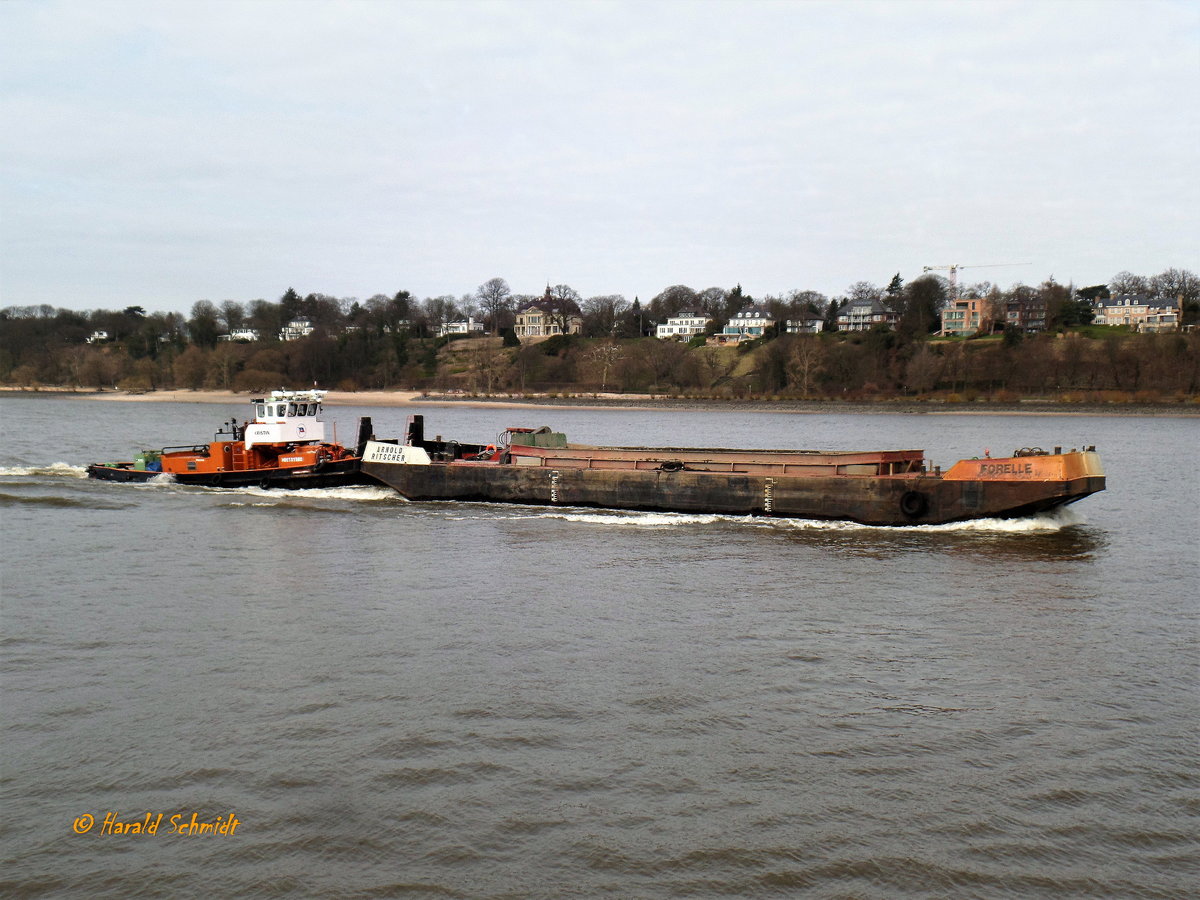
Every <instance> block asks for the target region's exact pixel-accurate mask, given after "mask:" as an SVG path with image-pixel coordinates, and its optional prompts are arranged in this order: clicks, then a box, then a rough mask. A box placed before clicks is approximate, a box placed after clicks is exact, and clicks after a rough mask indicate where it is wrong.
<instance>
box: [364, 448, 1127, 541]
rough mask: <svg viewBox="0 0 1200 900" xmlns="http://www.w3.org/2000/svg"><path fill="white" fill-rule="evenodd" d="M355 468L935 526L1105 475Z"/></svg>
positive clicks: (469, 489)
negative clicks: (1001, 478)
mask: <svg viewBox="0 0 1200 900" xmlns="http://www.w3.org/2000/svg"><path fill="white" fill-rule="evenodd" d="M363 472H364V473H366V474H368V475H370V476H372V477H373V478H376V479H378V480H379V481H381V482H383V483H384V484H386V485H388V486H389V487H391V488H394V489H395V490H396V491H397V492H398V493H399V494H400V495H401V496H403V497H405V498H407V499H409V500H459V501H468V502H470V501H475V502H487V503H520V504H528V505H542V506H584V507H600V508H604V509H625V510H643V511H660V512H684V513H719V514H727V515H738V516H746V515H750V516H779V517H785V518H800V519H831V520H846V521H852V522H860V523H862V524H864V525H935V524H942V523H947V522H957V521H962V520H966V519H978V518H1015V517H1021V516H1028V515H1033V514H1035V513H1040V512H1046V511H1048V510H1052V509H1055V508H1056V507H1059V506H1063V505H1066V504H1068V503H1074V502H1075V501H1077V500H1080V499H1082V498H1084V497H1086V496H1088V495H1089V494H1092V493H1095V492H1096V491H1098V490H1103V489H1104V479H1103V477H1097V476H1086V477H1082V478H1078V479H1071V480H1068V481H1065V482H1061V483H1037V484H1019V483H986V484H985V483H982V482H946V481H943V480H941V479H938V478H936V477H933V476H930V477H926V478H921V477H897V476H891V477H885V478H871V477H866V476H853V475H851V476H832V477H819V476H818V477H794V478H788V477H772V476H766V475H732V476H731V475H719V474H714V473H702V472H689V471H674V472H670V471H655V472H646V471H611V470H610V471H605V470H596V469H551V470H539V469H526V468H520V467H517V466H503V467H488V466H487V465H486V464H476V465H471V464H458V465H455V464H452V463H432V464H430V465H427V466H413V465H394V464H388V463H370V462H368V463H364V464H363Z"/></svg>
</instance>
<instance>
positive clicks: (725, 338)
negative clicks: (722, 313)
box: [717, 303, 775, 344]
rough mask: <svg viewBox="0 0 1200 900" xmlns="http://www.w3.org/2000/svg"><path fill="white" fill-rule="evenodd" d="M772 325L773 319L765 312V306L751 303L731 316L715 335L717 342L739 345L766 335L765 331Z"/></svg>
mask: <svg viewBox="0 0 1200 900" xmlns="http://www.w3.org/2000/svg"><path fill="white" fill-rule="evenodd" d="M774 324H775V319H774V318H772V317H771V314H770V313H768V312H767V308H766V307H765V306H760V305H759V304H757V303H752V304H751V305H750V306H743V307H742V308H741V309H739V310H738V311H737V312H736V313H734V314H733V316H732V317H731V318H730V319H729V323H728V324H727V325H726V326H725V327H724V328H723V329H722V330H721V333H720V334H718V335H717V342H718V343H721V344H739V343H741V342H742V341H752V340H754V339H755V338H760V337H762V336H763V335H764V334H766V332H767V329H768V328H770V327H771V326H772V325H774Z"/></svg>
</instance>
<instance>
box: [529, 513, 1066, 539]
mask: <svg viewBox="0 0 1200 900" xmlns="http://www.w3.org/2000/svg"><path fill="white" fill-rule="evenodd" d="M515 518H522V519H560V520H562V521H566V522H579V523H581V524H584V525H601V526H617V527H627V528H672V527H679V526H694V525H711V524H713V523H717V522H724V523H729V524H732V525H737V526H740V527H746V528H776V529H789V530H795V531H864V530H876V531H895V532H901V533H908V534H913V533H926V534H930V533H932V534H940V533H964V532H976V533H980V534H1019V533H1035V532H1054V531H1061V530H1062V529H1063V528H1067V527H1069V526H1072V525H1079V524H1082V523H1083V522H1084V521H1085V520H1084V519H1083V517H1082V516H1080V515H1079V514H1078V513H1077V512H1075V511H1074V510H1073V509H1070V508H1066V507H1064V508H1061V509H1058V510H1055V511H1054V512H1049V513H1043V514H1041V515H1036V516H1028V517H1026V518H1023V519H972V520H969V521H966V522H950V523H947V524H944V525H863V524H860V523H858V522H847V521H842V520H829V519H791V518H782V517H780V518H775V517H760V516H734V515H719V514H693V513H658V512H617V511H612V510H605V511H603V512H601V511H596V512H590V511H587V510H581V509H577V510H573V511H571V512H566V511H559V510H554V511H550V510H547V511H544V512H538V513H533V514H531V515H530V514H526V515H520V516H516V517H515Z"/></svg>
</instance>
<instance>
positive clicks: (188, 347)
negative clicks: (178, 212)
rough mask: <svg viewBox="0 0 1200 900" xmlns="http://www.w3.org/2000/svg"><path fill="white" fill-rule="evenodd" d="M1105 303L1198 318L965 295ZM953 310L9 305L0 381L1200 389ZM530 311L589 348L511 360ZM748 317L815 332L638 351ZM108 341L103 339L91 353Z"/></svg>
mask: <svg viewBox="0 0 1200 900" xmlns="http://www.w3.org/2000/svg"><path fill="white" fill-rule="evenodd" d="M1115 293H1139V294H1145V295H1146V296H1149V297H1168V296H1169V297H1175V298H1179V297H1182V298H1183V301H1184V302H1183V306H1184V313H1185V321H1187V320H1188V319H1191V320H1192V321H1194V320H1195V319H1196V318H1197V317H1198V315H1200V280H1198V279H1197V278H1196V276H1194V275H1192V274H1191V273H1190V272H1187V271H1185V270H1177V269H1172V270H1168V271H1167V272H1164V273H1161V274H1160V275H1157V276H1153V277H1146V278H1143V277H1141V276H1134V275H1131V274H1130V273H1128V272H1122V273H1119V274H1118V275H1117V276H1115V277H1114V278H1113V279H1112V280H1111V281H1110V282H1109V283H1108V284H1106V285H1094V286H1090V287H1085V288H1074V287H1072V286H1069V285H1062V284H1059V283H1057V282H1055V281H1054V279H1053V278H1050V279H1047V280H1046V281H1044V282H1043V283H1042V284H1041V285H1038V286H1036V287H1032V286H1026V285H1020V284H1018V285H1015V286H1013V287H1012V288H1009V289H1008V290H1000V289H999V288H998V287H996V286H995V285H992V284H990V283H988V282H980V283H977V284H967V285H963V286H961V287H960V289H959V296H960V297H967V298H975V299H984V300H987V301H989V302H988V304H987V306H988V307H989V308H994V309H995V310H996V315H995V318H996V321H997V323H998V324H999V323H1002V322H1003V315H1002V313H1003V310H1004V308H1005V307H1006V305H1007V304H1008V303H1010V302H1014V301H1015V302H1028V303H1037V304H1040V305H1041V306H1042V307H1044V308H1045V310H1046V321H1047V329H1048V331H1050V332H1054V333H1058V332H1061V331H1062V330H1063V329H1066V328H1071V327H1075V326H1079V325H1086V324H1087V322H1088V321H1089V319H1090V312H1091V309H1092V300H1093V299H1095V298H1097V297H1104V296H1108V295H1110V294H1115ZM949 299H950V298H949V284H948V282H947V281H946V279H944V278H942V277H940V276H936V275H926V276H923V277H921V278H917V279H914V280H913V281H911V282H908V283H905V282H904V281H903V280H902V279H901V278H900V276H899V275H898V274H897V275H896V276H895V277H894V278H892V279H891V281H890V282H889V283H888V285H886V286H883V287H880V286H877V285H874V284H872V283H870V282H865V281H860V282H856V283H855V284H853V285H851V286H849V288H848V289H847V290H846V292H845V293H844V294H842V295H839V296H837V297H833V298H827V297H825V296H824V295H822V294H820V293H818V292H815V291H809V290H795V291H790V292H787V293H786V294H784V295H781V296H771V295H768V296H764V297H761V298H758V299H755V298H753V297H750V296H749V295H748V294H746V293H745V292H744V291H743V290H742V288H741V286H740V285H738V286H735V287H734V288H731V289H722V288H715V287H714V288H707V289H702V290H694V289H692V288H690V287H687V286H685V285H673V286H670V287H668V288H666V289H664V290H662V291H661V292H659V294H657V295H656V296H655V297H653V298H652V299H651V300H650V301H649V302H648V303H646V304H645V305H643V304H642V303H641V301H640V299H639V298H636V297H635V298H634V300H633V301H632V302H628V301H626V300H625V298H624V297H621V296H619V295H605V296H596V297H590V298H586V299H585V298H582V297H580V295H579V294H578V293H577V292H575V291H574V290H573V289H572V288H570V286H568V285H562V284H560V285H554V286H548V288H547V290H546V292H545V293H543V294H542V295H516V294H514V293H513V292H512V291H511V290H510V289H509V287H508V284H507V282H505V281H504V279H501V278H494V279H491V280H489V281H488V282H485V283H484V284H482V285H480V286H479V288H478V289H477V290H476V291H475V292H474V293H472V294H468V295H463V296H461V297H458V298H455V297H451V296H448V295H447V296H442V297H431V298H425V299H424V300H421V301H418V300H416V299H415V298H414V297H412V296H411V295H410V294H409V293H408V292H407V291H399V292H397V293H395V294H392V295H385V294H377V295H375V296H373V297H370V298H368V299H367V300H365V301H361V302H360V301H358V300H356V299H353V298H349V299H338V298H334V297H330V296H328V295H324V294H308V295H306V296H301V295H300V294H299V293H297V292H296V291H295V290H293V289H290V288H289V289H288V290H287V291H286V292H285V293H284V294H283V295H282V296H281V297H280V299H279V300H278V301H274V302H272V301H266V300H254V301H251V302H250V303H239V302H236V301H225V302H223V303H220V304H216V303H212V302H210V301H207V300H202V301H198V302H197V303H195V304H194V305H193V307H192V309H191V313H190V315H188V316H184V315H181V314H178V313H147V312H146V311H145V310H144V309H143V308H141V307H137V306H131V307H127V308H125V309H123V310H120V311H113V310H96V311H92V312H77V311H72V310H65V309H55V308H52V307H49V306H39V307H9V308H7V309H4V310H2V311H0V381H3V382H5V383H9V384H17V385H38V384H46V385H51V384H53V385H68V386H73V385H79V386H106V387H107V386H122V387H125V388H129V389H134V390H152V389H161V388H174V389H188V388H225V389H233V390H262V389H265V388H268V387H279V386H282V385H285V384H286V385H296V384H310V383H314V382H315V383H319V384H321V385H323V386H327V387H345V388H350V389H383V388H393V387H402V388H418V389H420V388H434V389H440V388H445V389H464V390H473V391H479V392H493V391H499V390H503V391H532V390H548V389H549V390H555V389H563V390H565V389H590V390H613V389H615V390H624V391H640V390H654V391H679V392H699V393H704V392H709V393H710V394H711V395H713V396H745V395H747V394H791V395H795V396H845V395H847V394H863V395H870V394H873V393H878V394H901V395H903V394H908V395H915V394H922V393H928V392H932V391H938V390H942V391H951V392H984V393H992V392H996V391H1001V392H1004V391H1014V392H1016V393H1019V394H1028V393H1038V392H1039V391H1043V390H1047V389H1052V390H1059V391H1070V390H1084V391H1097V390H1113V391H1133V392H1142V391H1147V390H1156V391H1166V392H1174V393H1184V394H1194V393H1196V391H1197V386H1196V384H1195V375H1194V366H1192V364H1191V360H1192V358H1193V356H1194V355H1195V339H1194V337H1193V336H1191V335H1133V334H1126V333H1123V332H1122V330H1120V329H1114V330H1110V333H1109V334H1107V335H1106V337H1107V338H1108V339H1107V340H1102V341H1090V340H1086V339H1082V340H1075V339H1072V340H1070V341H1066V342H1059V343H1055V340H1054V337H1053V335H1049V334H1043V335H1040V336H1023V335H1021V334H1019V333H1012V332H1010V333H1007V334H1005V335H1004V336H1003V339H1002V340H1000V341H999V342H991V343H987V342H979V343H978V344H977V345H974V346H963V345H961V344H958V345H956V344H954V343H948V344H947V343H943V342H940V341H939V342H934V343H930V341H929V336H930V335H931V334H932V333H933V332H934V331H936V330H937V328H938V323H939V315H940V312H941V309H942V308H943V307H944V306H945V304H946V303H947V302H949ZM857 300H877V301H879V302H881V303H882V304H884V305H886V306H887V307H888V308H890V309H892V310H894V311H895V312H896V313H897V315H898V325H897V327H896V329H895V330H884V329H879V330H876V331H872V332H869V333H865V334H864V333H857V332H856V333H851V334H840V333H839V332H838V331H837V315H838V313H839V312H840V311H841V310H842V309H844V308H845V307H846V306H847V305H848V304H850V303H852V302H854V301H857ZM535 302H537V303H542V304H548V305H549V307H550V310H551V311H552V312H553V313H554V314H556V315H559V316H561V317H563V321H564V323H565V320H566V317H568V316H574V315H578V316H579V317H580V320H581V321H582V324H583V335H582V336H581V337H579V338H574V337H572V338H562V339H558V338H552V339H551V340H549V341H546V342H544V343H541V344H534V345H527V346H520V345H519V342H518V341H516V339H515V337H514V336H513V334H512V330H511V325H512V321H513V316H514V315H515V313H516V311H518V310H520V309H522V308H524V307H525V306H526V305H528V304H531V303H535ZM748 304H757V305H760V306H762V307H764V308H765V309H766V311H767V313H768V314H769V315H770V316H771V317H773V318H776V319H778V320H779V321H780V323H783V322H786V321H787V320H789V319H793V320H795V319H801V318H803V319H811V318H813V317H816V318H819V319H821V320H822V322H823V323H824V324H823V333H822V334H821V335H819V336H816V337H814V336H809V335H789V334H786V333H785V331H786V329H785V328H784V327H783V326H782V324H781V325H780V326H777V327H776V328H775V329H774V331H773V332H772V333H770V334H768V335H767V336H766V338H765V339H764V340H762V341H759V342H757V343H756V344H755V345H753V346H751V345H742V346H740V347H739V348H737V349H736V350H735V349H732V348H718V347H705V346H700V344H701V343H702V341H693V342H692V345H685V344H679V343H675V342H671V341H657V340H654V339H653V338H649V337H648V335H650V334H653V329H654V327H655V326H656V325H657V324H659V323H661V322H664V321H666V319H668V318H670V317H671V316H674V315H676V314H678V313H680V312H682V311H685V310H694V311H696V312H699V313H702V314H704V315H707V316H710V317H711V318H712V319H713V322H712V324H711V326H710V329H709V330H710V331H711V332H715V331H719V330H720V328H722V327H723V326H724V324H725V322H726V321H728V319H729V318H730V317H731V316H733V315H734V314H735V313H736V312H737V311H738V310H739V309H742V308H743V307H745V306H746V305H748ZM467 317H478V318H479V319H480V320H482V321H483V322H484V323H485V324H486V326H487V327H488V329H489V331H491V332H492V333H493V334H495V335H501V336H503V338H504V340H503V341H495V340H492V341H484V342H480V343H479V344H478V345H477V346H476V345H474V343H473V342H465V343H463V344H461V345H455V346H453V347H446V344H447V343H448V340H447V339H446V338H438V337H436V335H437V332H438V327H439V326H440V325H442V324H444V323H446V322H449V321H456V320H459V319H464V318H467ZM297 318H305V319H307V320H309V322H310V323H311V325H312V329H313V330H312V333H311V335H309V336H308V337H306V338H304V339H303V340H298V341H281V340H280V339H279V332H280V330H281V329H282V328H283V326H284V325H285V324H287V323H288V322H289V321H292V320H293V319H297ZM240 328H254V329H256V330H257V331H258V333H259V335H260V338H261V339H260V340H258V341H255V342H252V343H236V342H232V341H223V340H221V337H222V335H228V334H230V333H232V332H234V331H235V330H237V329H240ZM101 331H103V332H106V333H107V334H108V337H109V340H108V342H107V343H102V344H101V343H91V344H89V343H88V339H89V338H90V337H91V336H92V335H93V334H95V333H96V332H101ZM1173 338H1175V339H1178V340H1175V341H1172V339H1173ZM969 343H970V342H968V344H969ZM1151 348H1154V349H1151ZM1165 360H1170V361H1171V364H1170V365H1166V364H1165V363H1164V361H1165ZM1114 361H1119V362H1120V365H1119V366H1115V363H1114ZM1114 366H1115V367H1114Z"/></svg>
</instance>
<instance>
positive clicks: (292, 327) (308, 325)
mask: <svg viewBox="0 0 1200 900" xmlns="http://www.w3.org/2000/svg"><path fill="white" fill-rule="evenodd" d="M312 333H313V323H312V321H311V320H309V319H292V321H290V322H288V323H287V324H286V325H284V326H283V330H282V331H280V332H279V339H280V340H281V341H298V340H300V339H301V338H306V337H308V336H309V335H310V334H312Z"/></svg>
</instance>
